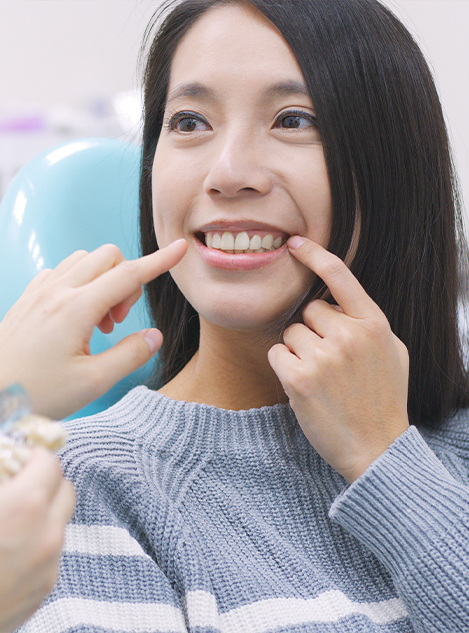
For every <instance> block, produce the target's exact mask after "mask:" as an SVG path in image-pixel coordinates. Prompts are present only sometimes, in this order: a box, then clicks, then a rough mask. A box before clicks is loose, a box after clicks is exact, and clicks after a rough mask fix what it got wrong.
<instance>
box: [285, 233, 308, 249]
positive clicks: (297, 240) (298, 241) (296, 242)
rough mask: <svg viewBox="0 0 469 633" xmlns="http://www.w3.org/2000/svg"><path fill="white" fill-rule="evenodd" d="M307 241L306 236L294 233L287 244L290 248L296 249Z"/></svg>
mask: <svg viewBox="0 0 469 633" xmlns="http://www.w3.org/2000/svg"><path fill="white" fill-rule="evenodd" d="M305 242H306V238H305V237H300V236H299V235H294V236H293V237H290V239H289V240H288V242H287V246H288V248H291V249H292V251H294V250H295V248H299V247H300V246H301V245H302V244H304V243H305Z"/></svg>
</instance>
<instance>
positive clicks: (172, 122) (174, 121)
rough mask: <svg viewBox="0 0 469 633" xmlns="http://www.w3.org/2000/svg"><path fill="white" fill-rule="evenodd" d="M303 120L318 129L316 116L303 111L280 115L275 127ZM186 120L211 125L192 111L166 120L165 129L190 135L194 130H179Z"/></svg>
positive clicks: (287, 112) (179, 113)
mask: <svg viewBox="0 0 469 633" xmlns="http://www.w3.org/2000/svg"><path fill="white" fill-rule="evenodd" d="M289 117H291V118H301V119H306V120H307V121H309V123H310V126H311V127H317V119H316V117H315V116H313V115H312V114H309V113H308V112H303V111H302V110H288V111H286V112H282V114H280V115H279V116H278V117H277V119H276V120H275V123H274V126H275V127H277V126H278V124H279V123H281V122H282V121H284V120H285V119H287V118H289ZM185 119H192V120H194V121H198V122H199V123H203V124H205V125H209V124H208V123H207V121H205V119H203V118H202V117H201V116H199V115H198V114H196V113H195V112H190V111H186V112H177V113H176V114H174V115H173V116H172V117H170V118H169V119H166V120H165V127H166V128H167V129H169V130H170V131H174V132H181V133H182V134H190V133H191V132H192V131H194V130H185V131H182V130H178V129H177V125H178V123H180V122H181V121H184V120H185ZM283 129H292V130H298V129H305V128H294V127H293V128H288V127H286V128H283Z"/></svg>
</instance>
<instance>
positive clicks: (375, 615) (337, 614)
mask: <svg viewBox="0 0 469 633" xmlns="http://www.w3.org/2000/svg"><path fill="white" fill-rule="evenodd" d="M355 614H356V615H359V616H360V615H361V616H365V617H367V618H368V619H369V620H371V622H373V623H375V624H390V623H391V622H395V621H396V620H400V619H401V618H405V617H406V616H407V611H406V608H405V606H404V604H403V603H402V602H401V600H399V599H398V598H392V599H390V600H383V601H381V602H354V601H352V600H350V599H349V598H347V596H346V595H345V594H343V593H342V592H341V591H337V590H332V591H325V592H324V593H321V594H319V596H317V597H316V598H310V599H307V600H305V599H301V598H272V599H269V600H261V601H259V602H253V603H251V604H247V605H245V606H243V607H238V608H237V609H233V610H232V611H228V612H227V613H224V614H222V615H221V617H220V621H221V629H222V631H223V633H238V632H239V631H249V633H268V631H273V630H275V629H277V628H280V627H287V626H295V625H300V624H318V623H331V622H337V621H338V620H341V619H343V618H346V617H350V616H352V615H355Z"/></svg>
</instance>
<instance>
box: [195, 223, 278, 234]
mask: <svg viewBox="0 0 469 633" xmlns="http://www.w3.org/2000/svg"><path fill="white" fill-rule="evenodd" d="M256 229H257V230H259V231H267V232H271V233H282V234H284V235H290V233H288V232H287V231H284V230H283V229H281V228H279V227H277V226H272V224H266V223H265V222H257V221H255V220H216V221H214V222H209V223H208V224H204V225H203V226H201V227H200V228H198V229H197V230H196V231H195V233H208V232H209V231H228V232H239V231H255V230H256Z"/></svg>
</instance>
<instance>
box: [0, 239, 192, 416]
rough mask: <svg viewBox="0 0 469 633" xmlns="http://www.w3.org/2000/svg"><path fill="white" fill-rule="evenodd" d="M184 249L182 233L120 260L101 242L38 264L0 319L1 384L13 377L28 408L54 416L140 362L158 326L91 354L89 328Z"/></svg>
mask: <svg viewBox="0 0 469 633" xmlns="http://www.w3.org/2000/svg"><path fill="white" fill-rule="evenodd" d="M186 249H187V242H186V241H185V240H183V239H181V240H177V241H176V242H173V243H172V244H170V245H169V246H167V247H166V248H163V249H161V250H159V251H156V252H155V253H152V254H151V255H147V256H145V257H141V258H140V259H136V260H132V261H126V260H125V259H124V257H123V255H122V253H121V252H120V250H119V249H118V248H117V247H116V246H113V245H112V244H107V245H105V246H101V247H100V248H98V249H97V250H95V251H93V252H92V253H87V252H86V251H77V252H76V253H73V254H72V255H70V257H68V258H67V259H65V260H64V261H63V262H61V263H60V264H59V265H58V266H57V268H55V269H54V270H49V269H48V270H42V271H41V272H40V273H39V274H38V275H37V276H36V277H35V278H34V279H33V281H32V282H31V283H30V284H29V285H28V287H27V288H26V290H25V291H24V293H23V295H22V296H21V297H20V299H19V300H18V301H17V302H16V303H15V304H14V306H13V307H12V308H11V309H10V311H9V312H8V313H7V314H6V316H5V318H4V319H3V321H2V322H1V323H0V363H1V364H0V388H4V387H7V386H9V385H10V384H12V383H15V382H18V383H20V384H21V385H22V386H23V387H24V388H25V389H26V390H27V392H28V393H29V396H30V399H31V403H32V408H33V411H34V412H35V413H40V414H43V415H46V416H49V417H51V418H54V419H61V418H64V417H66V416H67V415H70V414H71V413H74V412H75V411H78V410H79V409H81V408H82V407H84V406H85V405H86V404H88V403H90V402H92V401H93V400H95V399H96V398H98V397H100V396H101V395H103V394H104V393H106V391H108V390H109V389H110V388H111V387H112V386H113V385H114V384H115V383H116V382H118V381H119V380H121V379H122V378H124V377H125V376H127V375H128V374H130V373H131V372H133V371H135V370H136V369H138V368H139V367H141V366H142V365H144V364H145V363H146V362H147V361H148V360H149V359H150V358H151V356H152V355H153V354H154V353H155V352H156V351H157V350H158V349H159V347H160V346H161V343H162V340H163V337H162V335H161V332H159V331H158V330H155V329H150V330H143V331H142V332H137V333H135V334H132V335H131V336H127V337H126V338H124V339H123V340H122V341H120V342H119V343H118V344H117V345H115V346H114V347H112V348H111V349H109V350H107V351H105V352H102V353H100V354H95V355H93V356H92V355H91V354H90V346H89V342H90V339H91V335H92V333H93V329H94V327H95V326H97V327H98V328H99V329H100V330H101V331H102V332H104V333H109V332H111V331H112V329H113V327H114V323H120V322H121V321H123V320H124V319H125V317H126V316H127V314H128V312H129V310H130V308H131V307H132V305H133V304H134V303H135V302H136V301H137V299H138V298H139V297H140V295H141V294H142V285H144V284H146V283H148V282H149V281H151V280H152V279H155V278H156V277H158V276H159V275H161V274H162V273H164V272H166V271H168V270H169V269H170V268H172V267H173V266H175V265H176V264H177V263H178V262H179V261H180V259H181V258H182V257H183V255H184V253H185V252H186Z"/></svg>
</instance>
